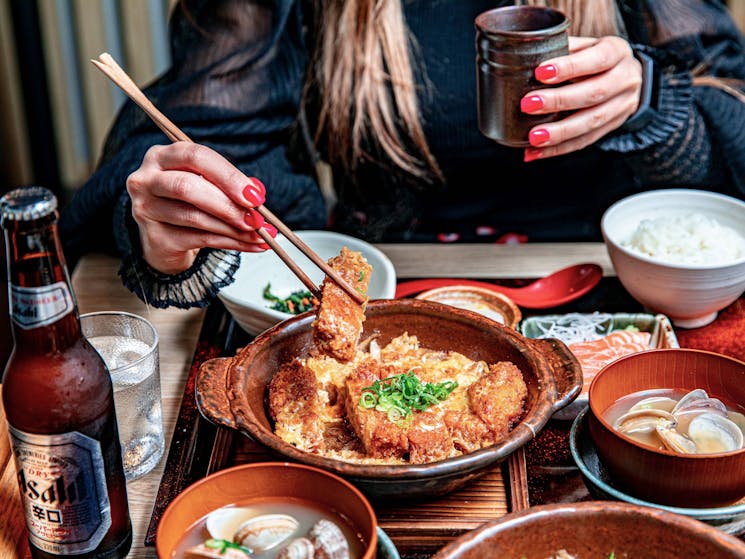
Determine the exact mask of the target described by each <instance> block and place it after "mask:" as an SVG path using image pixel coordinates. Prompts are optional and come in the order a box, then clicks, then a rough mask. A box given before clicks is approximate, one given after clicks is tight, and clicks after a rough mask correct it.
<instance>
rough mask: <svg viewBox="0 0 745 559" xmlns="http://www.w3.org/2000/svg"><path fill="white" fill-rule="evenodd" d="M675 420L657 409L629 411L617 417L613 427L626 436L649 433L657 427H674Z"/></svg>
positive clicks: (668, 413) (667, 413)
mask: <svg viewBox="0 0 745 559" xmlns="http://www.w3.org/2000/svg"><path fill="white" fill-rule="evenodd" d="M674 425H675V418H674V417H673V416H672V414H671V413H670V412H667V411H664V410H658V409H642V410H635V411H630V412H628V413H625V414H623V415H622V416H621V417H619V418H618V419H617V420H616V422H615V423H614V424H613V427H614V428H615V429H616V430H617V431H618V432H619V433H624V434H626V435H631V434H633V433H651V432H652V431H654V430H655V429H656V428H657V427H658V426H674Z"/></svg>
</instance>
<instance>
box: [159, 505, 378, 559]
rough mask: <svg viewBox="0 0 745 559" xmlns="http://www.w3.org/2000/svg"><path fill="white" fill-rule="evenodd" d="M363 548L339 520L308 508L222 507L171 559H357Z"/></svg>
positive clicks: (188, 535)
mask: <svg viewBox="0 0 745 559" xmlns="http://www.w3.org/2000/svg"><path fill="white" fill-rule="evenodd" d="M362 547H363V545H362V542H361V541H360V540H359V536H358V535H357V534H356V533H355V531H354V530H353V529H352V527H351V526H349V525H348V524H347V523H346V522H344V521H343V520H342V519H341V518H339V517H337V516H335V515H334V514H331V513H330V512H327V511H324V510H322V509H320V508H318V507H317V506H315V505H313V504H312V503H305V502H302V501H292V502H286V503H285V502H283V503H275V504H270V503H264V502H261V503H257V504H253V503H251V504H247V505H238V506H226V507H222V508H219V509H216V510H214V511H212V512H211V513H209V514H207V515H206V516H204V517H203V518H201V519H200V520H199V521H198V522H197V523H195V524H194V525H193V526H191V527H190V528H189V530H188V531H187V532H186V534H184V537H183V538H182V540H181V542H179V544H178V546H177V548H176V551H175V552H174V554H173V557H174V559H181V558H187V559H248V558H251V559H357V558H358V557H360V556H361V554H362Z"/></svg>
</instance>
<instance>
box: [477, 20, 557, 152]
mask: <svg viewBox="0 0 745 559" xmlns="http://www.w3.org/2000/svg"><path fill="white" fill-rule="evenodd" d="M474 23H475V26H476V81H477V84H478V85H477V93H478V94H477V101H478V119H479V130H481V133H482V134H483V135H484V136H486V137H488V138H491V139H492V140H496V141H497V142H498V143H500V144H503V145H506V146H510V147H525V146H528V145H529V142H528V132H530V129H531V128H532V127H533V126H536V125H538V124H544V123H546V122H552V121H554V120H558V119H559V118H560V117H561V113H552V114H547V115H529V114H525V113H523V112H522V111H521V110H520V99H522V97H523V96H524V95H525V94H526V93H528V92H529V91H533V90H534V89H538V88H546V87H551V86H548V85H545V84H542V83H541V82H539V81H538V80H537V79H535V75H534V73H533V72H534V70H535V69H536V67H537V66H538V65H540V63H541V62H543V61H544V60H548V59H550V58H555V57H557V56H563V55H566V54H569V34H568V31H567V30H568V28H569V20H568V19H567V17H566V16H565V15H564V14H563V13H561V12H559V11H557V10H554V9H551V8H544V7H541V6H508V7H505V8H495V9H493V10H488V11H486V12H483V13H481V14H479V15H478V16H477V17H476V20H475V22H474Z"/></svg>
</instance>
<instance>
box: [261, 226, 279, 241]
mask: <svg viewBox="0 0 745 559" xmlns="http://www.w3.org/2000/svg"><path fill="white" fill-rule="evenodd" d="M264 231H266V232H267V233H269V235H270V236H271V237H272V239H273V238H274V237H276V236H277V228H276V227H275V226H274V225H272V224H271V223H265V224H264Z"/></svg>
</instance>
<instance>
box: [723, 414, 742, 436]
mask: <svg viewBox="0 0 745 559" xmlns="http://www.w3.org/2000/svg"><path fill="white" fill-rule="evenodd" d="M727 419H729V420H730V421H732V422H733V423H734V424H735V425H737V426H738V427H739V428H740V431H742V432H743V433H745V415H743V414H741V413H740V412H739V411H728V412H727Z"/></svg>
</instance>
